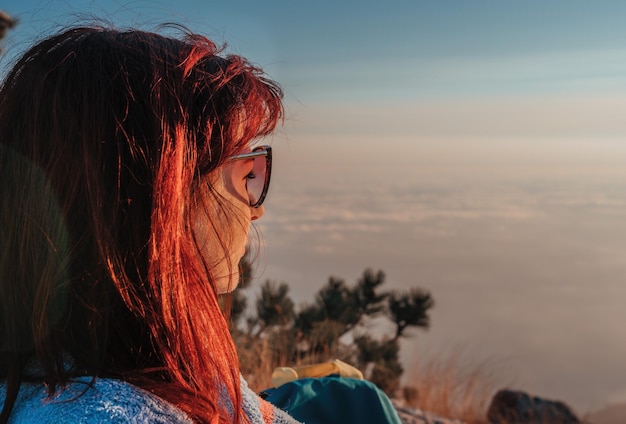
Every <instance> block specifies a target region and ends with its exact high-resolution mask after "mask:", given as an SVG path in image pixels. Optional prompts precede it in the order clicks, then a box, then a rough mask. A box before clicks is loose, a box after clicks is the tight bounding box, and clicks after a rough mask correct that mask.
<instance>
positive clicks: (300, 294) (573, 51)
mask: <svg viewBox="0 0 626 424" xmlns="http://www.w3.org/2000/svg"><path fill="white" fill-rule="evenodd" d="M2 8H3V9H4V10H6V11H7V12H9V13H10V14H12V15H15V16H18V17H19V18H20V19H21V23H20V25H19V26H18V27H16V29H14V30H13V31H12V32H11V33H10V35H9V38H8V39H7V40H6V41H5V43H4V47H5V50H6V51H7V55H6V56H5V57H4V59H3V60H2V62H0V65H2V66H6V63H7V61H8V60H10V59H11V58H12V57H13V55H15V54H17V53H18V52H20V51H22V50H23V49H25V48H26V47H27V46H28V45H30V44H31V42H32V41H33V40H34V39H35V38H36V37H38V36H39V35H41V34H42V33H44V34H45V33H50V32H51V31H52V30H54V29H57V28H59V27H62V26H65V25H67V24H69V23H76V22H80V20H81V18H82V17H87V18H89V17H94V16H95V17H101V18H104V19H106V20H108V21H111V22H113V23H115V24H116V25H119V26H140V27H142V28H147V29H151V28H154V27H155V26H156V25H158V24H160V23H163V22H177V23H181V24H183V25H185V26H187V27H189V28H190V29H191V30H194V31H197V32H201V33H204V34H206V35H208V36H209V37H211V38H213V39H214V40H215V41H217V42H224V41H226V42H228V46H229V51H232V52H235V53H239V54H242V55H244V56H246V57H248V58H249V59H250V60H251V61H252V62H254V63H257V64H259V65H261V66H262V67H264V68H265V69H266V70H267V72H268V73H269V75H270V76H271V77H272V78H274V79H276V80H277V81H279V82H280V83H281V84H282V86H283V87H284V88H285V91H286V104H287V118H286V122H285V128H284V130H281V131H280V132H279V134H278V135H277V136H276V137H275V139H274V140H273V144H274V146H275V156H276V160H275V171H274V172H273V175H272V178H273V184H272V188H271V191H270V195H269V197H268V200H267V206H266V214H265V216H264V218H263V220H262V222H261V223H260V224H259V228H260V230H261V231H262V233H263V235H264V240H265V248H264V257H265V259H264V261H262V265H261V271H263V272H262V273H260V274H261V275H260V278H271V279H276V280H282V281H287V282H289V283H290V284H291V290H292V294H293V296H294V297H295V298H296V300H297V301H305V300H310V299H311V296H312V295H313V294H314V292H315V291H316V289H317V288H318V287H320V286H321V285H322V284H323V283H324V282H325V281H326V278H327V277H328V276H329V275H331V274H332V275H335V276H339V277H343V278H346V279H347V280H348V281H352V280H353V279H356V278H357V277H358V276H359V275H360V273H361V272H362V270H363V269H364V268H365V267H373V268H381V269H383V270H385V272H386V273H387V275H388V281H389V285H390V286H392V287H395V288H403V287H407V286H410V285H419V286H422V287H424V288H426V289H428V290H431V291H432V293H433V295H434V298H435V300H436V308H435V310H434V311H433V319H432V321H433V326H432V328H431V330H430V331H429V332H428V333H420V334H419V336H418V337H417V338H416V339H414V341H407V342H406V344H405V345H404V346H403V352H404V353H403V354H404V355H405V358H407V359H406V360H407V361H410V360H411V359H410V358H413V357H414V356H419V355H426V353H425V352H426V351H430V352H440V351H449V350H450V349H452V348H453V347H455V346H459V345H461V346H469V347H470V348H471V349H470V350H473V351H474V352H475V354H474V356H473V357H472V358H470V359H472V360H474V361H476V362H482V361H483V360H485V359H486V358H490V357H491V358H494V357H495V358H496V359H498V360H505V361H506V364H507V366H506V371H505V372H503V375H502V378H503V379H505V380H507V381H506V383H510V382H511V381H515V382H516V383H517V384H518V386H517V387H518V388H520V389H524V390H529V391H533V392H534V393H535V394H538V395H544V396H547V397H553V398H559V399H563V400H565V401H567V402H571V403H572V404H573V405H574V406H575V407H577V408H578V409H579V410H580V411H582V412H584V411H585V410H587V409H589V408H598V407H600V406H602V405H603V403H605V402H617V401H624V400H626V370H624V367H623V358H624V356H626V340H624V337H623V328H622V327H623V325H622V324H623V322H626V312H624V308H623V307H622V304H623V302H622V301H621V300H622V299H624V298H626V287H625V285H624V284H623V279H624V278H623V277H624V275H626V259H625V258H626V242H624V240H626V202H625V200H624V196H623V192H624V186H626V167H625V166H624V163H626V143H624V140H625V139H626V119H624V117H623V115H624V111H626V25H624V22H623V21H624V16H626V2H623V1H617V0H615V1H597V2H591V1H578V0H567V1H565V0H563V1H545V0H544V1H538V0H525V1H517V2H514V1H485V0H476V1H461V0H457V1H435V0H433V1H421V0H414V1H394V2H382V1H356V0H354V1H352V0H351V1H326V0H324V1H316V2H303V1H264V2H262V1H258V0H256V1H219V2H218V1H206V0H204V1H165V0H152V1H148V0H135V1H132V2H127V1H97V2H96V1H94V0H92V1H72V2H70V1H50V0H47V1H43V0H22V1H19V2H17V1H13V2H12V4H11V3H10V4H8V5H3V6H2ZM415 352H418V353H415ZM407 363H409V364H410V362H407Z"/></svg>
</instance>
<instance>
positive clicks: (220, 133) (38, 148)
mask: <svg viewBox="0 0 626 424" xmlns="http://www.w3.org/2000/svg"><path fill="white" fill-rule="evenodd" d="M0 98H1V99H2V102H1V103H0V165H2V170H1V171H0V173H1V174H2V181H3V184H4V185H7V184H10V185H12V187H15V190H5V189H4V187H3V190H2V192H1V193H0V200H1V201H2V209H1V210H0V212H1V214H2V216H0V219H1V221H0V225H1V226H2V228H3V229H5V230H6V229H9V228H23V231H22V235H21V236H19V237H17V236H15V237H14V236H11V237H4V234H5V233H6V232H7V231H9V230H6V231H5V233H3V238H2V250H1V251H0V255H1V256H0V267H1V268H0V341H1V343H2V345H1V348H0V378H6V379H7V399H6V401H5V405H4V409H3V416H4V417H6V418H8V416H9V414H10V411H11V409H12V402H13V401H14V399H15V396H16V395H17V391H18V389H19V386H20V382H21V380H22V379H23V378H24V376H23V373H22V369H23V366H24V364H25V363H26V362H28V361H29V360H33V359H34V360H36V361H37V362H38V363H40V364H41V367H42V368H43V370H44V371H45V374H46V377H45V382H46V384H47V385H48V387H49V388H50V392H54V391H55V390H57V387H58V386H60V385H63V384H65V383H66V382H68V381H69V380H71V378H72V377H73V376H75V375H79V374H84V373H88V374H89V375H93V376H107V377H114V378H120V379H123V380H126V381H129V382H131V383H134V384H136V385H139V386H141V387H144V388H147V389H149V390H151V391H153V392H154V393H156V394H157V395H159V396H161V397H163V398H164V399H166V400H168V401H170V402H172V403H174V404H176V405H178V406H179V407H180V408H181V409H183V410H184V411H186V412H187V413H188V414H189V415H190V416H191V417H193V418H194V419H195V420H197V421H201V422H213V421H214V420H215V419H216V417H219V419H220V420H221V421H233V420H237V421H239V420H240V419H244V418H245V417H243V416H242V412H241V410H240V405H241V393H240V389H239V366H238V360H237V354H236V351H235V347H234V345H233V342H232V339H231V337H230V334H229V332H228V325H227V323H226V320H225V317H224V316H223V315H222V313H221V311H220V308H219V305H218V299H217V294H216V289H215V284H214V281H213V278H212V276H211V270H210V269H207V268H206V266H205V264H204V263H203V262H202V259H201V258H200V255H199V254H198V251H197V243H196V240H195V239H194V236H193V231H192V223H191V222H190V213H189V212H190V210H189V209H190V205H191V204H192V203H193V199H194V191H195V190H196V187H197V185H198V182H199V180H200V179H201V178H202V177H204V176H206V175H208V174H211V173H213V172H217V171H219V169H220V167H221V166H222V165H223V164H224V162H225V161H226V160H227V158H229V157H230V156H232V155H234V154H236V153H239V152H241V151H242V150H243V149H244V148H246V147H247V145H248V144H249V142H250V141H251V140H252V139H254V138H256V137H260V136H264V135H267V134H269V133H271V132H272V131H273V130H274V128H275V126H276V124H277V122H278V121H279V119H281V117H282V113H283V111H282V102H281V99H282V92H281V90H280V88H279V87H278V86H277V85H276V84H275V83H273V82H272V81H270V80H268V79H266V78H265V77H264V75H263V73H262V72H261V70H260V69H258V68H256V67H254V66H252V65H251V64H250V63H249V62H247V61H246V60H245V59H243V58H241V57H239V56H234V55H228V56H221V55H220V51H219V49H218V48H216V46H215V45H214V44H213V43H212V42H211V41H209V40H208V39H206V38H204V37H201V36H198V35H186V36H184V37H183V38H181V39H176V38H169V37H164V36H161V35H158V34H155V33H149V32H143V31H137V30H131V31H118V30H114V29H107V28H73V29H69V30H67V31H64V32H62V33H60V34H58V35H55V36H53V37H50V38H48V39H46V40H44V41H42V42H40V43H39V44H37V45H35V46H34V47H33V48H31V49H30V50H29V51H27V52H26V53H25V54H24V56H23V57H22V58H21V59H20V60H19V61H18V62H17V64H16V65H15V67H14V68H13V70H12V71H11V72H10V73H9V74H8V76H7V77H6V80H5V81H4V83H3V85H2V87H1V88H0ZM9 182H10V183H9ZM42 193H43V194H42ZM25 198H27V200H28V201H25V200H24V199H25ZM42 199H43V200H46V201H47V202H48V203H50V204H52V205H53V206H54V207H49V208H47V209H46V208H45V207H44V206H45V205H44V204H43V203H42V202H43V200H42ZM215 201H216V202H217V203H218V204H219V202H220V201H219V199H217V198H216V199H215ZM16 226H17V227H16ZM213 228H215V230H216V231H218V232H220V231H227V229H220V228H219V225H216V224H215V223H214V224H213ZM3 231H4V230H3ZM11 234H13V233H11ZM218 236H219V234H218ZM33 252H44V253H41V254H39V256H36V255H34V254H33ZM224 253H225V252H224ZM216 254H220V253H219V252H217V253H216ZM226 256H227V257H228V255H226ZM33 258H34V260H33ZM9 263H11V264H17V266H10V267H9V266H7V264H9ZM234 265H235V266H236V264H234ZM67 354H69V355H70V356H71V358H72V363H71V366H69V367H68V363H67V361H66V360H65V358H66V357H65V356H64V355H67ZM223 393H227V394H228V396H229V397H230V399H231V400H232V405H228V404H227V403H228V402H226V403H225V402H224V401H223V399H222V400H220V397H221V395H222V394H223ZM231 409H233V410H234V411H231ZM233 413H234V416H233V415H232V414H233Z"/></svg>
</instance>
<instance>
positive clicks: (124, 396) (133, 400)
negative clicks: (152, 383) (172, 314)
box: [0, 377, 192, 424]
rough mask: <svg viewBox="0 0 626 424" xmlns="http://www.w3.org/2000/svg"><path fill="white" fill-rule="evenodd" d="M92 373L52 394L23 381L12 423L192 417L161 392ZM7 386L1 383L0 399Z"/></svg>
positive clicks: (169, 420)
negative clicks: (92, 374) (154, 392)
mask: <svg viewBox="0 0 626 424" xmlns="http://www.w3.org/2000/svg"><path fill="white" fill-rule="evenodd" d="M90 383H92V379H91V378H90V377H85V378H80V379H78V380H75V381H73V382H72V383H70V384H68V385H67V386H66V388H65V389H64V390H62V391H58V392H57V393H56V394H55V395H53V396H52V397H48V396H47V392H46V388H45V386H44V385H43V384H35V383H23V384H22V387H21V388H20V392H19V394H18V398H17V400H16V402H15V406H14V408H13V413H12V414H11V420H10V421H9V423H22V422H29V423H48V422H49V423H55V424H62V423H91V422H104V423H122V422H124V423H125V422H131V421H132V422H139V423H142V422H145V423H163V424H164V423H186V422H189V423H190V422H192V421H191V419H189V417H188V416H187V415H186V414H185V413H184V412H183V411H181V410H180V409H178V408H177V407H176V406H174V405H172V404H171V403H169V402H167V401H165V400H163V399H161V398H159V397H158V396H156V395H154V394H152V393H150V392H148V391H146V390H143V389H141V388H139V387H136V386H133V385H131V384H129V383H126V382H124V381H120V380H114V379H107V378H98V379H96V380H95V381H94V382H93V384H90ZM5 394H6V386H5V385H4V384H0V401H2V402H4V397H5Z"/></svg>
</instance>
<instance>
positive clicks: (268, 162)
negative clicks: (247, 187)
mask: <svg viewBox="0 0 626 424" xmlns="http://www.w3.org/2000/svg"><path fill="white" fill-rule="evenodd" d="M261 156H265V181H263V191H261V195H260V196H259V199H258V200H257V201H256V202H255V203H250V206H251V207H253V208H259V207H261V205H262V204H263V201H264V200H265V196H267V190H268V189H269V187H270V176H271V175H272V147H271V146H268V145H262V146H257V147H255V148H254V149H253V150H252V151H251V152H248V153H241V154H239V155H235V156H231V157H230V160H246V159H255V158H258V157H261Z"/></svg>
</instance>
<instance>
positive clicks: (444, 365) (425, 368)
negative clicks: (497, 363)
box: [403, 350, 497, 424]
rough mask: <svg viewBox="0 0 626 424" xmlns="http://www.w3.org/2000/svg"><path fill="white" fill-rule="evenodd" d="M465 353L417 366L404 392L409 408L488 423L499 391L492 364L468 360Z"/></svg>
mask: <svg viewBox="0 0 626 424" xmlns="http://www.w3.org/2000/svg"><path fill="white" fill-rule="evenodd" d="M463 357H464V355H463V351H462V350H456V351H454V352H452V353H450V354H447V355H438V356H437V357H434V358H432V359H430V360H428V361H425V362H420V363H417V364H414V365H413V368H412V369H411V370H410V371H407V372H406V374H407V376H408V378H407V382H406V385H405V388H404V390H403V392H404V393H403V394H404V398H405V401H406V402H407V404H408V405H410V406H412V407H415V408H419V409H421V410H424V411H429V412H433V413H435V414H438V415H441V416H443V417H449V418H456V419H459V420H462V421H464V422H467V423H469V424H483V423H486V422H487V419H486V416H487V408H488V407H489V403H490V402H491V399H492V397H493V395H494V393H495V392H496V390H497V387H496V383H497V382H496V381H495V376H494V373H493V367H492V366H490V365H491V364H490V363H488V362H484V363H479V364H476V363H472V362H468V361H466V360H464V358H463Z"/></svg>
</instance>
